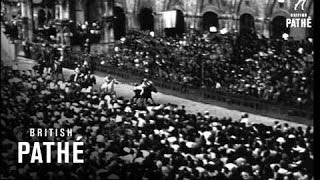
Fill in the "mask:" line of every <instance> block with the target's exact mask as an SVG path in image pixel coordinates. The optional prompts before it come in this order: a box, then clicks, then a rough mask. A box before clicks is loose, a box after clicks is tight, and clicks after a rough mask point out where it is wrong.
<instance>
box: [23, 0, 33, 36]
mask: <svg viewBox="0 0 320 180" xmlns="http://www.w3.org/2000/svg"><path fill="white" fill-rule="evenodd" d="M32 11H33V9H32V0H22V1H21V22H22V38H23V39H24V40H26V41H29V42H30V41H32V38H33V13H32Z"/></svg>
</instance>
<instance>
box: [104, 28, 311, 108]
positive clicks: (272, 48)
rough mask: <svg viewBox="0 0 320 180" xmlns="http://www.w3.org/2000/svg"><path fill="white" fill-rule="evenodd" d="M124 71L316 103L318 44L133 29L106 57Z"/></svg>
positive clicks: (294, 102)
mask: <svg viewBox="0 0 320 180" xmlns="http://www.w3.org/2000/svg"><path fill="white" fill-rule="evenodd" d="M103 63H104V64H109V65H110V64H111V65H114V66H118V67H120V68H123V69H134V70H138V71H140V72H142V73H144V74H145V75H148V76H151V77H157V78H160V79H166V80H167V81H171V82H176V83H185V84H188V86H189V87H203V88H207V89H211V90H215V91H223V92H228V93H231V94H237V95H244V96H251V97H256V98H259V99H262V100H267V101H272V102H276V103H280V104H284V105H291V106H292V105H294V106H297V107H310V106H312V104H313V42H312V39H311V38H309V39H308V40H303V41H294V40H292V38H289V39H288V40H283V39H270V38H265V37H263V36H260V35H259V36H257V35H255V34H240V35H237V34H231V33H227V34H212V33H211V34H210V33H204V34H202V33H198V32H194V33H188V34H185V35H184V36H183V37H181V38H172V37H158V36H156V37H155V36H154V35H153V34H149V33H146V32H139V31H131V32H130V33H128V34H127V35H126V37H124V38H122V39H121V41H120V42H119V43H118V44H117V45H116V47H115V49H114V53H112V54H109V55H108V57H107V58H106V59H103Z"/></svg>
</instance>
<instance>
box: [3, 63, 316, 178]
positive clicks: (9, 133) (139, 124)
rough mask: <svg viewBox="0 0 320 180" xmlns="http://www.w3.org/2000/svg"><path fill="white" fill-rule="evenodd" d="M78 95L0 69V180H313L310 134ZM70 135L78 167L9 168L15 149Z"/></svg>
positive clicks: (65, 84)
mask: <svg viewBox="0 0 320 180" xmlns="http://www.w3.org/2000/svg"><path fill="white" fill-rule="evenodd" d="M70 79H71V78H70ZM92 85H93V86H94V84H92ZM77 87H79V85H78V83H77V82H75V81H72V80H69V81H65V80H62V79H61V80H55V79H53V78H52V76H50V75H45V74H43V75H39V74H38V73H35V72H33V71H32V70H19V68H18V66H17V65H14V66H12V67H9V66H3V65H1V97H2V101H1V107H2V108H1V109H0V116H1V127H2V130H1V137H0V138H1V149H2V153H1V156H2V157H1V168H0V174H1V179H23V180H27V179H34V180H37V179H61V180H62V179H70V180H87V179H92V180H93V179H137V180H138V179H139V180H140V179H144V180H147V179H150V180H156V179H159V180H160V179H161V180H171V179H172V180H174V179H176V180H200V179H208V180H209V179H210V180H213V179H219V180H223V179H226V180H241V179H243V180H260V179H262V180H312V179H314V177H313V174H314V169H313V161H314V159H313V155H314V153H313V152H314V142H313V129H312V128H311V127H308V128H307V129H303V128H302V127H297V128H294V127H291V126H289V125H288V124H281V123H279V122H275V123H274V125H273V126H267V125H263V124H256V123H253V122H254V121H252V119H251V118H250V117H249V116H248V115H247V114H246V115H244V116H243V117H241V118H239V119H231V118H228V117H224V118H218V117H215V115H214V114H210V113H209V112H206V111H205V112H199V113H196V114H191V113H188V112H187V109H186V108H188V107H184V106H183V105H181V106H178V105H175V104H170V103H167V104H156V105H146V106H140V105H137V104H135V103H134V102H131V101H130V100H126V99H124V98H123V97H121V96H119V95H116V94H111V93H110V94H109V93H102V94H101V93H100V92H99V91H98V90H94V88H91V89H89V90H88V88H86V89H84V88H77ZM29 128H72V129H73V134H74V136H72V137H42V138H39V137H33V138H31V137H30V136H29V134H28V131H29ZM78 136H82V137H83V138H82V141H83V142H84V144H85V146H84V156H83V158H84V162H85V163H84V164H72V163H68V164H58V163H54V162H56V161H55V159H54V158H56V157H54V154H55V153H56V151H57V150H56V149H52V156H53V160H52V162H53V163H51V164H39V163H35V164H30V163H29V162H28V161H25V162H24V163H21V164H17V142H18V141H27V142H33V141H58V142H61V141H68V142H70V143H72V142H73V141H75V140H76V137H78ZM27 159H28V158H27Z"/></svg>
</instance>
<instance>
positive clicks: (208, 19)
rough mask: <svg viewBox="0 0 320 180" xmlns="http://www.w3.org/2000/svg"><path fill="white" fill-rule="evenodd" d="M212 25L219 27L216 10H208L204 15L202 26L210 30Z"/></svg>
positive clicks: (205, 29)
mask: <svg viewBox="0 0 320 180" xmlns="http://www.w3.org/2000/svg"><path fill="white" fill-rule="evenodd" d="M211 26H215V27H216V28H217V29H218V28H219V20H218V15H217V14H216V13H214V12H206V13H204V14H203V16H202V27H203V30H204V31H209V29H210V27H211Z"/></svg>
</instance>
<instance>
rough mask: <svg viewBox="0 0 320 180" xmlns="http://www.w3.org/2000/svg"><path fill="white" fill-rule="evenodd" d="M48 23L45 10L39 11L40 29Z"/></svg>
mask: <svg viewBox="0 0 320 180" xmlns="http://www.w3.org/2000/svg"><path fill="white" fill-rule="evenodd" d="M45 22H46V12H45V11H44V10H43V9H40V10H39V11H38V27H42V26H43V25H44V23H45Z"/></svg>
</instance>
